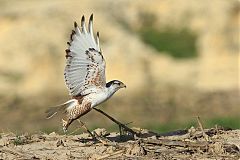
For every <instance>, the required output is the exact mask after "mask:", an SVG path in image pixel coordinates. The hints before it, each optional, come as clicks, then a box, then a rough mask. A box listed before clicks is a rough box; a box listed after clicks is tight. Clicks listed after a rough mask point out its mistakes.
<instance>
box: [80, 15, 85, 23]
mask: <svg viewBox="0 0 240 160" xmlns="http://www.w3.org/2000/svg"><path fill="white" fill-rule="evenodd" d="M81 22H82V23H84V22H85V17H84V15H83V16H82V20H81Z"/></svg>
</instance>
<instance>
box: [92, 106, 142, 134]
mask: <svg viewBox="0 0 240 160" xmlns="http://www.w3.org/2000/svg"><path fill="white" fill-rule="evenodd" d="M93 109H95V110H96V111H98V112H99V113H101V114H103V115H104V116H106V117H107V118H109V119H110V120H111V121H113V122H114V123H116V124H117V125H118V126H119V127H121V128H123V129H124V130H125V131H127V132H130V133H131V134H132V135H136V136H139V133H137V132H135V131H133V130H132V129H131V128H129V127H127V126H126V125H124V124H123V123H121V122H119V121H117V120H116V119H114V118H113V117H111V116H110V115H108V114H107V113H105V112H103V111H102V110H100V109H97V108H93Z"/></svg>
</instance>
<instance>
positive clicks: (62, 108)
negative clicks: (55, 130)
mask: <svg viewBox="0 0 240 160" xmlns="http://www.w3.org/2000/svg"><path fill="white" fill-rule="evenodd" d="M73 103H75V100H70V101H67V102H66V103H63V104H60V105H58V106H55V107H50V108H49V109H47V110H46V112H45V113H46V114H47V116H46V118H47V119H50V118H52V117H53V116H54V115H56V114H57V113H58V112H59V111H62V112H65V111H66V109H67V108H68V107H69V106H71V105H72V104H73Z"/></svg>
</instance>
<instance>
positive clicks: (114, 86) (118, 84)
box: [106, 80, 126, 91]
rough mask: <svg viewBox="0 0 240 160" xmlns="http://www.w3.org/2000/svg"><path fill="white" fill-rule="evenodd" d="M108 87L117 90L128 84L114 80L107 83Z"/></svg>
mask: <svg viewBox="0 0 240 160" xmlns="http://www.w3.org/2000/svg"><path fill="white" fill-rule="evenodd" d="M106 87H107V88H111V89H113V90H115V91H117V90H119V89H120V88H126V85H125V84H124V83H123V82H121V81H119V80H112V81H110V82H108V83H107V84H106Z"/></svg>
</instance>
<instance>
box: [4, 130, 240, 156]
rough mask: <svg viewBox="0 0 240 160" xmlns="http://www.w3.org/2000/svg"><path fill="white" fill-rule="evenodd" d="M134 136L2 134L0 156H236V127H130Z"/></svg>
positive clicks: (239, 144) (239, 149)
mask: <svg viewBox="0 0 240 160" xmlns="http://www.w3.org/2000/svg"><path fill="white" fill-rule="evenodd" d="M132 129H133V130H134V131H135V132H137V133H138V135H137V136H136V135H132V134H124V135H120V134H119V133H115V132H113V133H108V132H107V131H106V129H96V130H95V131H94V132H93V133H96V135H97V137H96V138H95V139H93V138H92V137H91V136H90V135H89V134H87V133H83V134H80V135H59V134H57V133H55V132H53V133H50V134H45V133H39V134H32V135H29V134H23V135H15V134H13V133H2V134H1V136H0V159H98V160H100V159H133V158H134V159H135V158H137V159H157V158H158V159H239V158H240V130H230V129H224V128H212V129H205V130H201V129H198V128H193V127H192V128H190V129H188V130H179V131H174V132H169V133H164V134H159V133H154V132H152V131H149V130H146V129H139V128H132Z"/></svg>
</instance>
